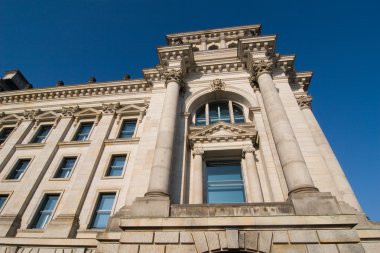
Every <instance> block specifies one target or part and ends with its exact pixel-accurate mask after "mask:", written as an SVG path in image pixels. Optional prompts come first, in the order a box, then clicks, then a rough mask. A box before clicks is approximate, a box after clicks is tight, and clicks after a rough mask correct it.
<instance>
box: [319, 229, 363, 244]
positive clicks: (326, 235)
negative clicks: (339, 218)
mask: <svg viewBox="0 0 380 253" xmlns="http://www.w3.org/2000/svg"><path fill="white" fill-rule="evenodd" d="M317 233H318V237H319V241H320V242H321V243H340V242H344V243H348V242H359V241H360V238H359V236H358V233H357V232H356V230H318V231H317Z"/></svg>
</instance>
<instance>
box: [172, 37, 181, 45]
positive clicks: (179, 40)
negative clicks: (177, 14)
mask: <svg viewBox="0 0 380 253" xmlns="http://www.w3.org/2000/svg"><path fill="white" fill-rule="evenodd" d="M173 43H174V45H183V40H182V38H181V37H178V38H175V39H174V40H173Z"/></svg>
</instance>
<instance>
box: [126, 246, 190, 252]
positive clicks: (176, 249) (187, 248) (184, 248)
mask: <svg viewBox="0 0 380 253" xmlns="http://www.w3.org/2000/svg"><path fill="white" fill-rule="evenodd" d="M126 252H128V253H129V251H126ZM165 253H197V250H196V249H195V245H167V246H166V252H165Z"/></svg>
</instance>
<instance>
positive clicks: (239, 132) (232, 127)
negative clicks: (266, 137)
mask: <svg viewBox="0 0 380 253" xmlns="http://www.w3.org/2000/svg"><path fill="white" fill-rule="evenodd" d="M256 135H257V131H256V129H255V126H254V125H253V124H249V125H247V126H242V125H236V124H230V123H225V122H218V123H216V124H213V125H210V126H205V127H204V128H203V129H201V130H198V131H197V132H195V133H192V134H191V135H190V136H189V141H190V144H191V145H193V144H194V143H204V142H223V141H241V140H254V139H256Z"/></svg>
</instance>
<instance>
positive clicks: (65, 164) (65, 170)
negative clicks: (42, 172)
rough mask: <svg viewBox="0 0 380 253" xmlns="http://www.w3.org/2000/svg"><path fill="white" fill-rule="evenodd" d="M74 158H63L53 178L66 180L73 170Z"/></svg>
mask: <svg viewBox="0 0 380 253" xmlns="http://www.w3.org/2000/svg"><path fill="white" fill-rule="evenodd" d="M76 160H77V158H76V157H65V158H64V159H63V161H62V163H61V165H60V167H59V169H58V171H57V174H56V175H55V178H68V177H69V176H70V174H71V171H72V170H73V167H74V164H75V162H76Z"/></svg>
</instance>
